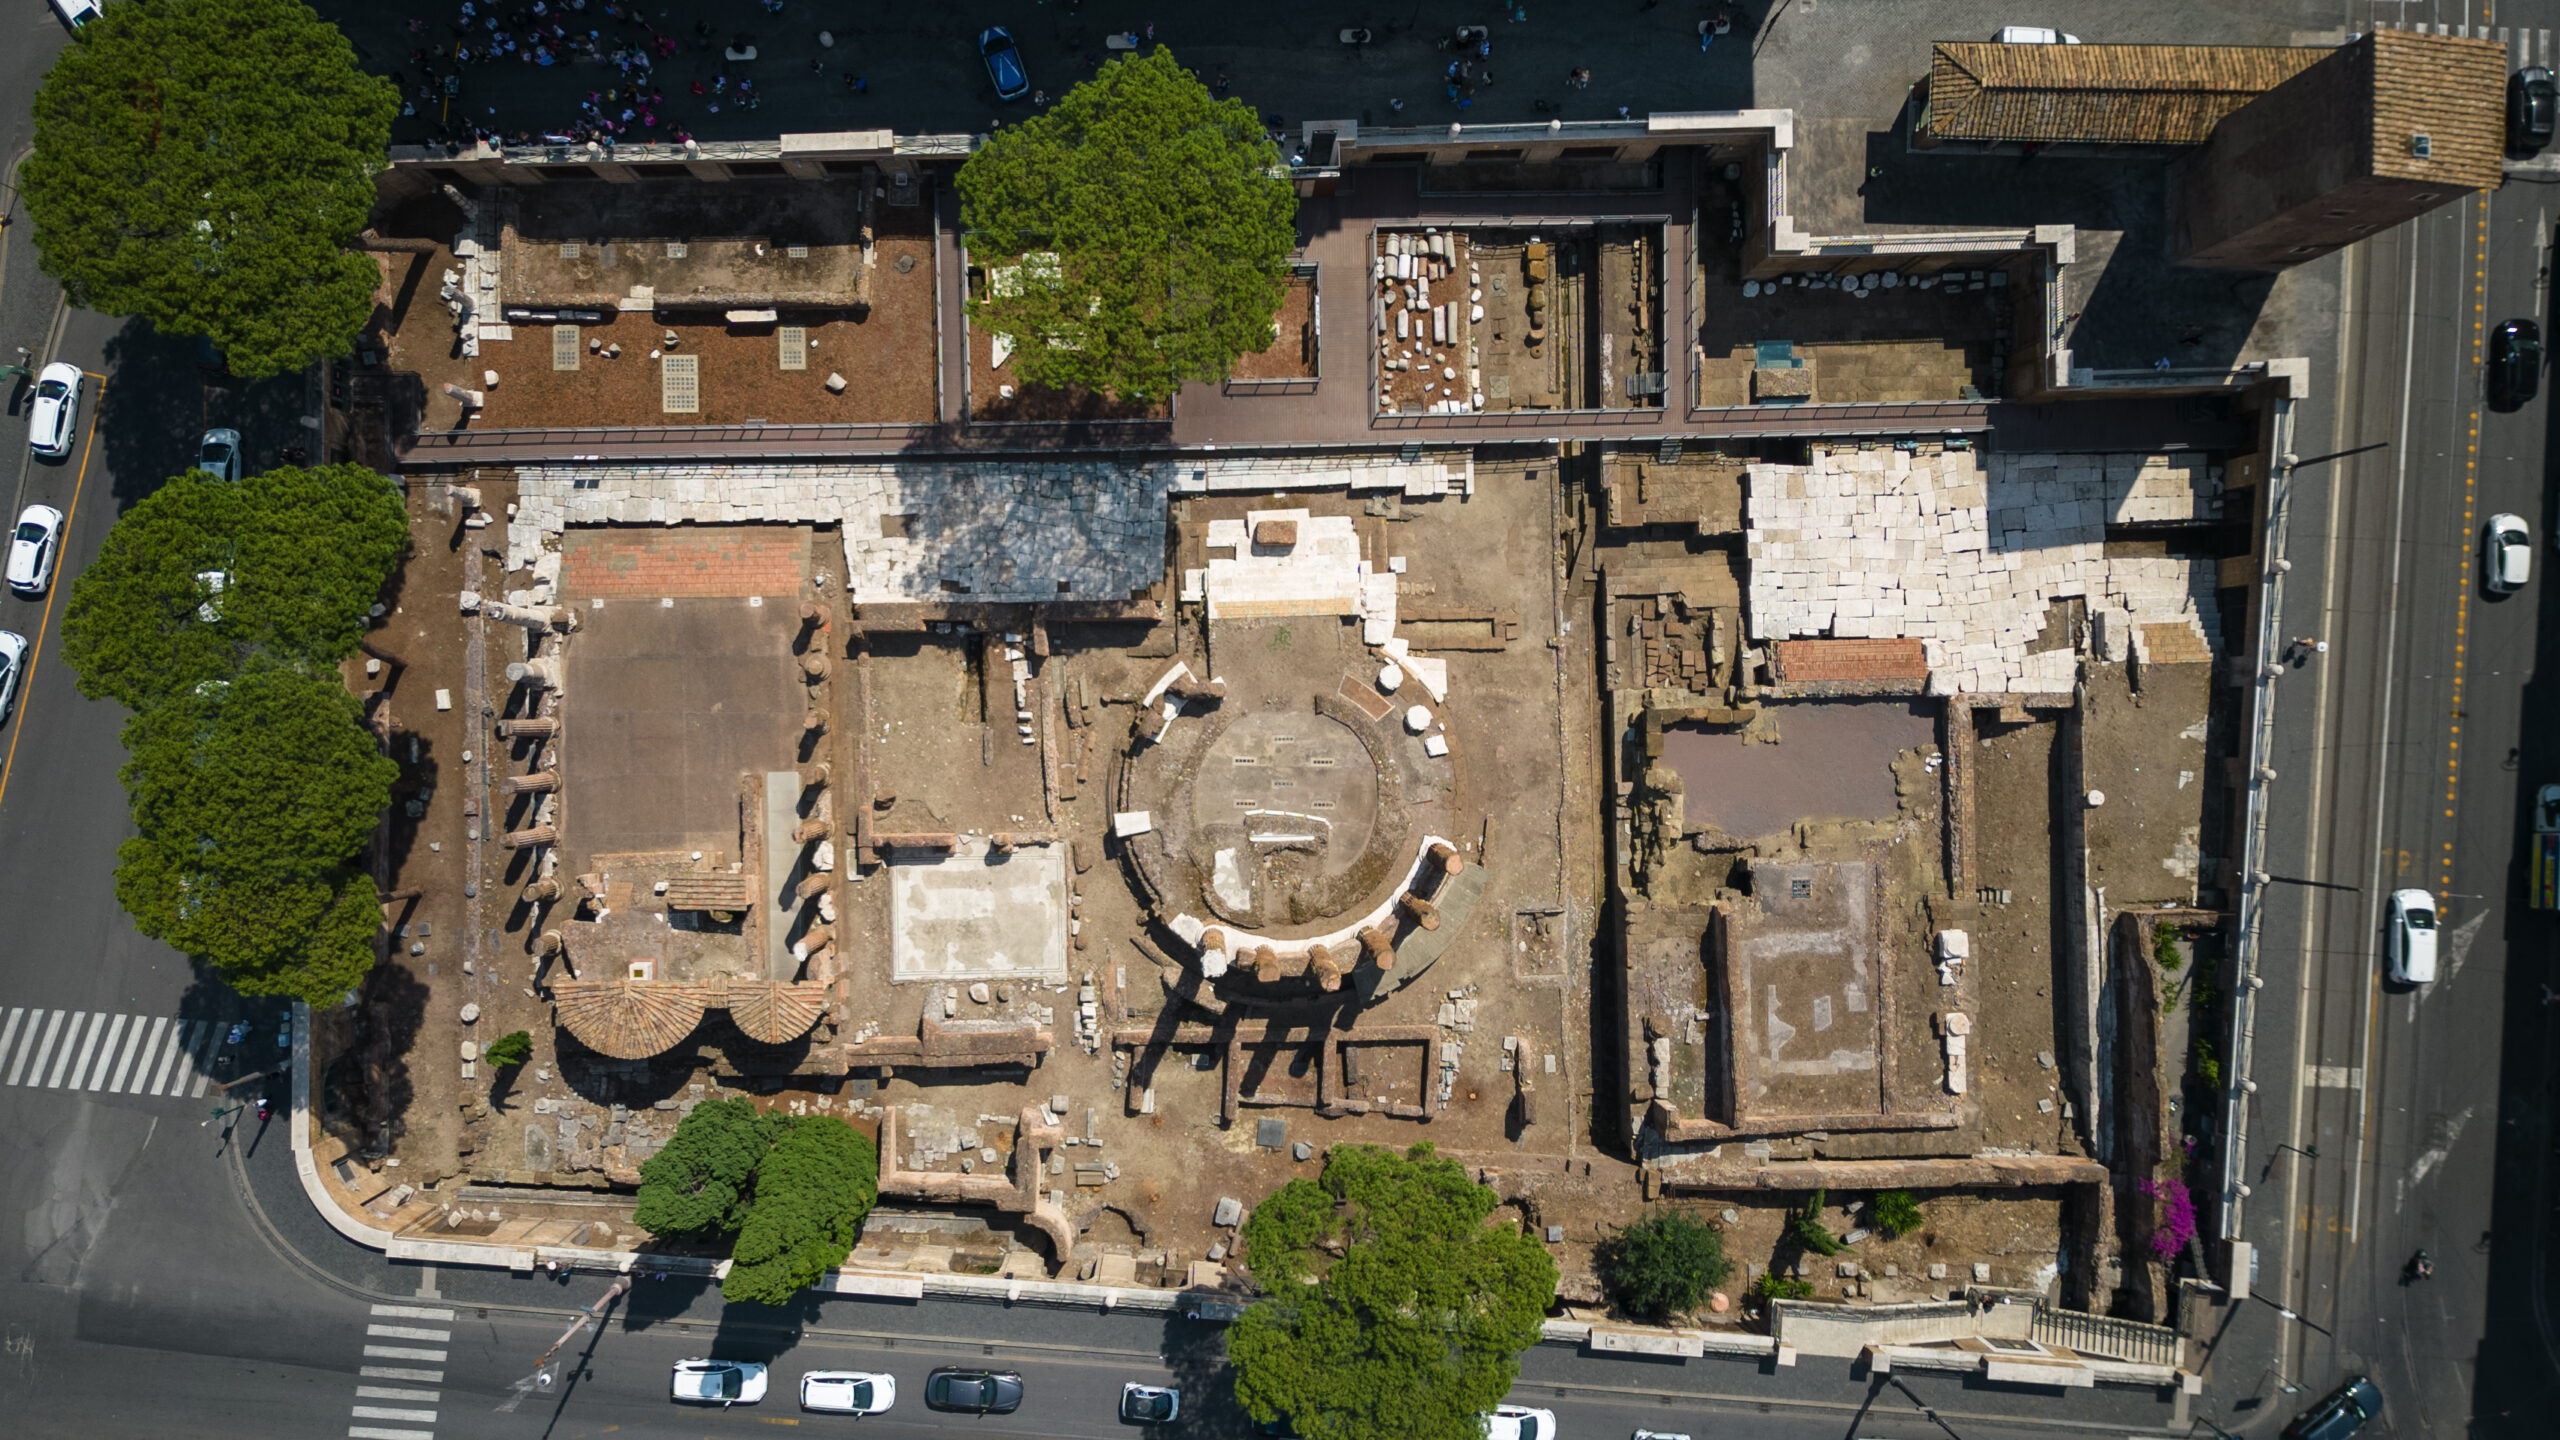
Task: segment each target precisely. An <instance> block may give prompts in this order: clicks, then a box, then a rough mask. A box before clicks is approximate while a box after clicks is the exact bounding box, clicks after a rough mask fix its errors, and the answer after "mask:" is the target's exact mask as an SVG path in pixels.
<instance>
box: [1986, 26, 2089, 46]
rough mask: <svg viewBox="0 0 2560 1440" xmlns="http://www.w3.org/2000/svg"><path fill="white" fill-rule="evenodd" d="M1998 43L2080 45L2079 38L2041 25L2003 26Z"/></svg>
mask: <svg viewBox="0 0 2560 1440" xmlns="http://www.w3.org/2000/svg"><path fill="white" fill-rule="evenodd" d="M2000 43H2001V44H2003V45H2077V44H2079V43H2080V37H2079V36H2077V35H2065V34H2063V33H2062V32H2061V31H2059V30H2048V29H2046V28H2045V27H2043V26H2041V25H2003V26H2001V27H2000Z"/></svg>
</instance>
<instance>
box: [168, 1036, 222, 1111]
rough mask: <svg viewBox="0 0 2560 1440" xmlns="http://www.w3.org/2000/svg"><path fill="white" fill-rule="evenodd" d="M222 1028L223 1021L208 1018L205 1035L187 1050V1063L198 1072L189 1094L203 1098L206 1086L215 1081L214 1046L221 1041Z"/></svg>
mask: <svg viewBox="0 0 2560 1440" xmlns="http://www.w3.org/2000/svg"><path fill="white" fill-rule="evenodd" d="M222 1029H223V1027H222V1022H221V1021H219V1020H207V1021H206V1022H204V1035H203V1037H202V1038H200V1039H199V1040H197V1041H196V1043H195V1046H194V1048H192V1049H190V1050H189V1051H187V1063H188V1064H189V1065H191V1066H194V1067H195V1072H196V1083H195V1088H194V1089H191V1090H189V1091H188V1092H187V1093H188V1094H189V1095H193V1096H196V1097H198V1098H199V1099H201V1098H202V1097H203V1095H204V1087H206V1086H207V1085H210V1084H212V1083H213V1052H214V1047H215V1046H216V1045H218V1044H219V1043H220V1042H221V1039H222ZM173 1093H174V1091H173Z"/></svg>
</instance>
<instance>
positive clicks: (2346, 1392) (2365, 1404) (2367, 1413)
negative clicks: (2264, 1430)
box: [2284, 1375, 2382, 1440]
mask: <svg viewBox="0 0 2560 1440" xmlns="http://www.w3.org/2000/svg"><path fill="white" fill-rule="evenodd" d="M2381 1413H2382V1392H2381V1391H2380V1390H2378V1389H2375V1388H2374V1384H2373V1382H2372V1381H2371V1380H2368V1379H2366V1378H2365V1377H2364V1376H2362V1375H2358V1376H2356V1377H2355V1378H2354V1379H2352V1380H2349V1381H2348V1382H2347V1383H2346V1384H2344V1385H2341V1386H2339V1387H2338V1388H2337V1390H2336V1391H2335V1392H2333V1393H2332V1394H2331V1395H2330V1396H2329V1398H2328V1399H2326V1400H2323V1401H2321V1402H2320V1403H2319V1404H2317V1405H2314V1406H2312V1407H2311V1408H2310V1409H2308V1410H2305V1411H2303V1412H2302V1413H2301V1414H2299V1415H2296V1416H2294V1417H2293V1423H2292V1424H2290V1425H2287V1426H2286V1427H2284V1440H2347V1437H2348V1436H2350V1435H2353V1434H2354V1433H2356V1432H2357V1431H2359V1430H2361V1429H2363V1428H2364V1427H2365V1424H2366V1423H2367V1422H2368V1421H2370V1420H2372V1419H2373V1418H2374V1417H2375V1416H2378V1415H2380V1414H2381Z"/></svg>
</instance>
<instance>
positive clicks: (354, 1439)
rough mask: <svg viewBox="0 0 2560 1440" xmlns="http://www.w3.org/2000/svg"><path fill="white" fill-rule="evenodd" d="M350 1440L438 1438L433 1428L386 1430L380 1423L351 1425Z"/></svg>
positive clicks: (428, 1439)
mask: <svg viewBox="0 0 2560 1440" xmlns="http://www.w3.org/2000/svg"><path fill="white" fill-rule="evenodd" d="M347 1435H348V1436H349V1440H436V1432H434V1431H433V1430H385V1429H384V1428H382V1427H381V1426H379V1425H350V1426H348V1427H347Z"/></svg>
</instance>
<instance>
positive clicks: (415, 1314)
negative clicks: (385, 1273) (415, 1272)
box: [373, 1305, 454, 1320]
mask: <svg viewBox="0 0 2560 1440" xmlns="http://www.w3.org/2000/svg"><path fill="white" fill-rule="evenodd" d="M373 1313H374V1314H376V1315H387V1316H389V1317H391V1318H392V1319H395V1320H450V1319H452V1318H453V1315H454V1312H453V1311H451V1310H447V1309H444V1308H442V1307H439V1306H434V1305H376V1306H374V1307H373Z"/></svg>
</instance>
